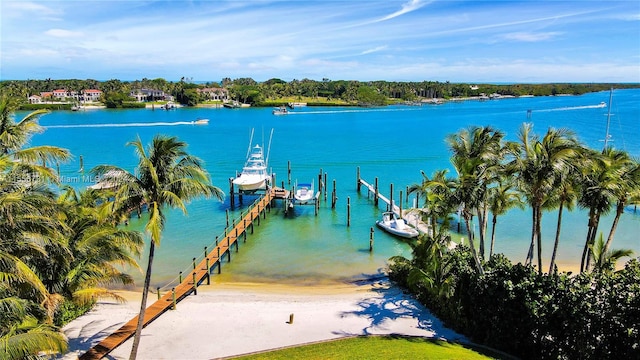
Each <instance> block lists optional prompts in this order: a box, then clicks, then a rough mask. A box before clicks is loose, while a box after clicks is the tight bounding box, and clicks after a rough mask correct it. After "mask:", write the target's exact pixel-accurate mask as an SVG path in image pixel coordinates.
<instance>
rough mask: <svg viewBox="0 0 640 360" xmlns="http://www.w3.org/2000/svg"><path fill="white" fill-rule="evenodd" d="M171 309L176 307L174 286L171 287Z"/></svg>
mask: <svg viewBox="0 0 640 360" xmlns="http://www.w3.org/2000/svg"><path fill="white" fill-rule="evenodd" d="M171 299H172V301H171V310H175V309H176V288H171Z"/></svg>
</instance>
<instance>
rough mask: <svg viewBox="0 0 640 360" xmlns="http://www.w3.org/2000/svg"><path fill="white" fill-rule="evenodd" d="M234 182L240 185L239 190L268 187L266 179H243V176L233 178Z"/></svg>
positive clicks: (250, 190)
mask: <svg viewBox="0 0 640 360" xmlns="http://www.w3.org/2000/svg"><path fill="white" fill-rule="evenodd" d="M233 184H234V185H236V186H237V187H238V190H240V191H243V192H254V191H257V190H265V189H266V188H267V180H266V179H246V178H245V179H243V178H242V176H240V177H239V178H237V179H235V180H233Z"/></svg>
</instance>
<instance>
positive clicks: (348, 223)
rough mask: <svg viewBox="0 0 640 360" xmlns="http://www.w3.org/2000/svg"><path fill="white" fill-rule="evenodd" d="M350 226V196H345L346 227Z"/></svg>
mask: <svg viewBox="0 0 640 360" xmlns="http://www.w3.org/2000/svg"><path fill="white" fill-rule="evenodd" d="M349 226H351V197H350V196H347V227H349Z"/></svg>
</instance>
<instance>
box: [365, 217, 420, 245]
mask: <svg viewBox="0 0 640 360" xmlns="http://www.w3.org/2000/svg"><path fill="white" fill-rule="evenodd" d="M376 225H378V227H380V228H381V229H383V230H385V231H386V232H388V233H390V234H393V235H396V236H399V237H402V238H406V239H412V238H415V237H417V236H418V235H420V233H419V232H418V230H416V229H414V228H412V227H411V226H409V225H408V224H407V223H406V221H405V220H403V219H400V218H398V216H397V215H396V213H394V212H391V211H387V212H384V213H382V218H381V219H380V220H378V221H376Z"/></svg>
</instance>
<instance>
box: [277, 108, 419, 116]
mask: <svg viewBox="0 0 640 360" xmlns="http://www.w3.org/2000/svg"><path fill="white" fill-rule="evenodd" d="M417 110H419V109H409V108H407V109H382V108H381V109H357V110H355V109H354V110H317V111H289V112H288V113H287V115H307V114H344V113H368V112H396V111H417Z"/></svg>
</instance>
